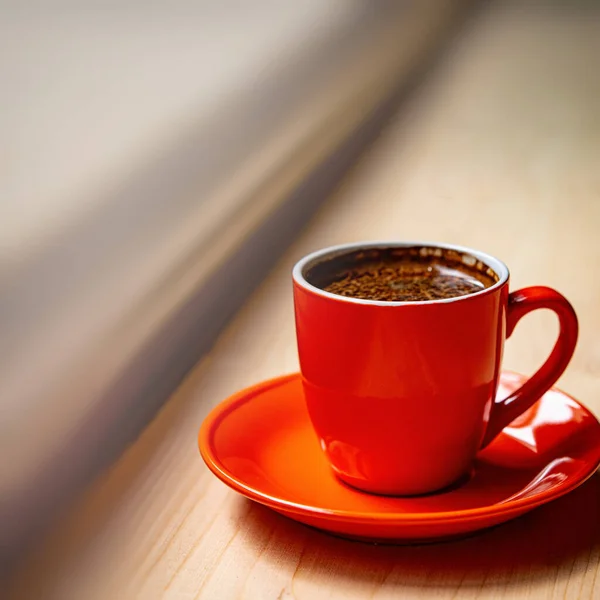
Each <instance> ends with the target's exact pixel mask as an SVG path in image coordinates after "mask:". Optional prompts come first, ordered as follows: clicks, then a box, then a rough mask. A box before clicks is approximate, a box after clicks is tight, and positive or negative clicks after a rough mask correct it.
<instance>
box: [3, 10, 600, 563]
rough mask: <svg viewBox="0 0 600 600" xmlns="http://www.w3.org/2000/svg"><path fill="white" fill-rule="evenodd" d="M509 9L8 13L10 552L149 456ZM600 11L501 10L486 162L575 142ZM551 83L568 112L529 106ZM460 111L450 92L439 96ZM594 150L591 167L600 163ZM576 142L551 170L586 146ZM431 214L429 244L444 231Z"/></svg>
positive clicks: (478, 125)
mask: <svg viewBox="0 0 600 600" xmlns="http://www.w3.org/2000/svg"><path fill="white" fill-rule="evenodd" d="M489 4H494V3H481V2H470V1H468V0H424V1H420V2H416V1H410V0H406V1H404V0H396V1H394V0H327V1H323V0H305V1H304V2H298V3H290V2H281V1H275V0H256V1H255V2H244V1H242V0H237V1H235V0H224V1H222V2H218V3H217V2H207V1H202V0H200V1H197V2H192V1H190V0H188V1H184V0H173V1H170V2H166V1H158V0H155V1H148V2H141V1H138V0H123V1H121V2H100V1H93V0H84V1H80V2H75V1H66V0H65V1H59V0H57V1H52V0H48V1H43V0H38V1H25V2H19V1H17V0H15V1H13V2H10V1H7V0H0V11H1V12H0V86H1V87H0V98H1V100H0V101H1V105H0V332H1V336H0V417H1V420H0V452H1V453H2V456H3V460H2V461H0V530H1V531H2V550H3V552H5V553H7V554H8V555H13V554H14V553H16V552H18V551H19V549H21V548H22V547H24V546H26V545H27V543H28V542H29V541H30V540H31V539H33V538H34V537H35V535H36V534H37V533H38V532H39V531H40V530H41V529H43V528H44V527H45V525H46V524H47V523H48V522H50V521H51V519H52V518H53V516H54V515H56V514H57V512H58V511H59V510H60V508H61V507H62V506H64V505H65V503H67V502H68V501H69V499H70V498H72V497H73V496H74V494H76V493H77V491H78V490H80V489H81V488H82V487H83V486H85V485H86V483H88V482H89V481H90V480H91V479H92V478H93V477H94V476H95V475H96V474H97V473H98V472H100V471H101V470H102V469H103V468H104V467H106V466H107V465H109V464H111V463H112V462H113V461H114V460H115V458H116V457H118V456H119V454H120V453H121V452H122V450H123V448H124V447H126V446H127V444H129V443H130V442H131V441H132V440H133V439H135V437H136V436H137V435H138V434H139V432H140V431H141V430H142V429H143V427H144V426H145V425H146V424H147V423H148V421H149V420H150V419H151V418H152V417H153V416H154V415H155V413H156V411H157V410H158V408H159V407H160V406H161V405H162V404H163V403H164V401H165V400H166V398H168V396H169V395H170V394H171V393H172V392H173V390H174V389H175V387H176V386H177V385H178V383H179V382H180V381H181V379H182V378H183V377H184V376H185V374H186V373H187V372H188V371H189V369H190V368H191V367H192V366H193V365H194V364H195V363H196V362H197V361H198V360H199V358H200V357H201V356H202V355H203V354H204V353H206V352H207V350H209V349H210V347H211V345H212V344H213V343H214V341H215V339H216V337H217V336H218V334H219V332H220V331H221V330H222V328H223V327H224V326H225V324H226V323H227V322H228V320H229V319H230V318H231V317H232V315H234V314H235V312H236V311H237V310H238V309H239V307H240V306H241V305H242V304H243V302H244V300H245V299H246V298H247V297H248V295H249V293H250V292H251V291H252V290H253V289H254V287H255V286H256V285H257V283H258V282H260V281H261V279H262V278H263V277H264V275H265V273H266V272H267V271H268V270H269V269H270V268H271V267H272V265H273V264H275V262H276V261H277V259H278V258H279V256H280V255H281V253H283V251H284V250H285V248H286V247H287V246H288V245H289V243H290V242H291V241H292V240H293V239H294V237H295V236H296V234H297V233H299V232H300V231H302V229H303V227H304V225H305V223H306V222H307V221H308V220H309V219H310V217H311V215H312V214H313V213H314V212H315V210H317V208H318V207H319V205H320V204H321V203H322V202H323V201H324V200H325V199H326V198H327V197H328V195H329V194H330V193H331V192H332V190H333V189H335V187H336V185H337V184H338V182H339V181H340V179H341V178H342V176H343V175H344V174H345V173H346V172H347V171H348V170H349V169H350V168H351V167H352V165H353V164H354V162H355V161H356V160H357V158H358V157H359V156H360V155H361V153H363V152H364V150H365V149H366V148H368V147H369V145H370V144H371V143H372V141H373V140H374V139H376V138H377V136H378V135H379V133H380V132H381V131H383V130H385V128H386V124H387V123H388V121H389V119H390V118H391V116H392V115H394V114H395V112H397V111H398V110H400V109H402V107H403V106H404V103H405V102H406V98H407V97H411V94H412V92H413V90H414V89H415V88H416V87H418V86H419V85H422V84H423V83H424V82H425V83H426V82H427V81H428V77H429V76H430V74H431V71H432V70H433V69H434V68H435V65H436V64H437V62H438V61H439V60H442V59H443V58H444V56H445V55H446V53H447V52H448V48H451V47H453V44H455V41H456V39H457V37H458V38H460V36H461V35H462V32H464V31H466V30H468V29H469V27H470V23H472V22H473V21H474V20H475V19H476V18H477V16H478V15H479V14H480V13H481V12H482V11H487V10H488V9H489V6H488V5H489ZM495 4H498V3H495ZM499 4H504V3H499ZM567 4H568V6H567ZM594 4H595V3H591V2H577V3H560V2H550V1H548V2H544V3H539V2H511V3H510V5H511V7H512V8H511V11H510V12H509V11H506V12H502V10H503V9H497V10H496V9H493V10H492V12H491V13H489V15H491V16H487V17H486V19H487V21H486V22H494V23H495V22H497V21H498V20H503V19H504V21H503V22H504V25H503V28H500V29H499V30H498V31H500V32H501V33H499V34H498V35H495V36H494V35H493V36H491V37H489V38H485V36H484V38H485V39H483V40H482V41H480V42H477V43H475V44H474V45H473V47H474V48H475V49H477V48H483V47H489V44H492V45H493V49H492V51H491V53H490V54H489V56H494V57H496V58H497V60H496V59H494V60H495V62H494V61H492V64H493V66H494V68H493V69H492V70H489V69H487V70H486V69H482V70H481V72H480V73H478V76H477V78H475V81H477V86H476V87H475V88H474V90H473V91H474V98H475V100H474V101H473V104H472V105H471V106H470V107H469V110H468V117H470V118H471V121H470V122H469V124H468V127H465V130H466V131H469V132H471V133H469V134H467V137H468V136H469V135H472V136H473V139H476V143H475V144H474V145H472V146H470V148H471V151H472V152H474V154H477V153H478V152H480V151H481V148H482V147H483V140H484V139H485V128H486V127H487V126H488V125H489V124H490V123H492V122H494V121H497V120H498V119H500V120H502V119H504V120H505V121H506V128H507V130H510V126H511V125H510V123H511V122H512V121H511V120H512V119H513V117H514V115H515V114H516V113H520V112H522V111H526V112H527V114H529V115H530V116H531V117H532V118H538V117H539V118H540V119H546V120H547V126H548V131H558V132H559V134H560V132H561V131H563V130H564V131H567V132H568V131H572V130H577V128H578V127H581V126H585V125H582V124H581V123H580V122H579V121H578V120H577V119H578V116H577V115H578V109H577V95H576V94H575V95H574V96H573V98H570V97H569V94H570V93H571V92H570V91H569V89H565V88H564V87H561V86H560V85H559V84H558V83H557V84H554V81H553V70H556V69H558V71H559V72H560V73H562V75H563V80H565V77H566V81H567V82H568V83H569V85H570V86H571V88H570V89H571V90H572V89H573V87H574V88H576V89H579V88H580V87H581V86H590V88H589V89H588V90H585V97H586V98H593V97H595V98H596V99H597V98H598V97H599V96H598V94H599V93H600V88H599V85H598V77H597V76H596V77H595V78H594V76H593V75H590V74H591V73H592V72H593V70H594V57H595V61H596V63H595V70H596V71H597V69H598V59H599V58H600V57H599V55H598V54H597V50H598V49H599V46H598V44H597V43H596V42H594V41H593V40H594V39H600V33H599V30H598V29H597V27H596V24H597V23H598V14H599V13H598V10H597V9H596V8H594V6H593V5H594ZM540 6H542V7H543V8H542V9H540V8H539V7H540ZM540 10H541V12H540ZM486 14H487V13H486ZM582 23H583V25H582ZM586 24H589V25H586ZM574 27H579V28H583V29H581V31H583V32H584V33H583V35H581V36H579V34H576V36H575V37H576V38H577V39H578V40H579V42H578V43H577V44H573V39H575V38H574V37H573V28H574ZM577 31H579V29H577ZM504 32H511V35H512V37H511V36H507V37H504ZM569 32H570V33H569ZM569 36H570V37H569ZM514 39H518V40H520V42H519V43H520V44H521V45H520V46H519V48H520V53H516V52H515V53H511V44H512V41H511V40H513V41H514ZM523 40H531V41H530V42H529V41H525V42H524V41H523ZM548 48H555V52H550V57H551V58H550V59H549V60H547V59H546V58H544V54H543V52H544V51H546V50H547V49H548ZM523 49H524V50H523ZM521 61H525V62H527V61H529V62H528V63H527V64H528V65H529V66H528V68H527V69H522V70H521V71H520V72H519V73H521V74H520V75H518V76H517V77H516V79H515V77H513V76H512V72H513V70H514V68H515V65H516V64H518V63H520V62H521ZM473 64H474V65H477V62H476V61H475V62H474V63H473ZM474 68H475V69H476V68H478V67H477V66H475V67H474ZM523 73H524V74H525V75H523ZM522 76H523V77H525V78H526V79H522V80H519V77H522ZM532 76H533V77H539V81H537V83H535V84H534V85H537V86H538V87H539V89H542V90H543V92H542V94H541V95H542V96H543V97H547V98H548V101H547V102H544V103H542V104H537V105H533V104H532V102H534V100H532V99H531V98H532V97H531V96H530V95H528V94H527V93H520V90H523V89H525V88H527V85H531V80H530V78H531V77H532ZM571 77H572V79H569V78H571ZM496 80H500V81H501V82H502V86H503V89H504V90H505V91H506V93H507V96H506V98H508V102H505V101H503V102H504V104H500V103H497V102H496V101H495V98H494V97H493V93H494V92H493V89H494V88H493V85H492V84H493V83H494V82H495V81H496ZM444 94H446V92H444ZM462 97H464V94H463V96H462ZM539 97H540V96H539V95H538V96H537V98H538V100H539ZM456 101H457V100H456V98H454V97H453V96H452V92H451V90H450V92H449V93H447V95H444V96H443V97H442V98H440V99H439V102H440V103H442V104H443V103H444V102H447V103H448V104H449V105H452V103H453V102H456ZM480 106H483V109H481V110H480V108H479V107H480ZM506 107H508V109H506ZM500 109H501V110H500ZM536 115H537V117H536ZM596 115H597V112H596ZM588 117H589V118H588V121H585V123H588V125H589V122H590V121H589V119H592V121H591V122H592V123H596V124H597V122H598V120H597V119H596V118H595V117H594V116H593V115H592V116H589V115H588ZM465 118H466V117H465ZM557 119H558V122H559V123H566V127H567V129H564V128H563V129H560V127H559V129H558V130H557V129H553V127H554V124H555V123H556V122H557V121H556V120H557ZM561 119H562V120H561ZM453 125H454V127H455V129H452V130H451V131H449V130H447V131H443V132H442V137H443V136H444V135H445V136H446V137H445V138H444V139H447V144H446V145H444V144H442V145H440V146H439V148H441V150H440V152H441V154H440V155H439V156H434V157H433V160H434V161H435V160H438V161H442V162H444V161H445V162H446V163H448V164H452V155H453V152H454V149H455V147H456V144H458V145H460V144H461V143H462V141H465V139H466V137H465V136H463V137H461V136H460V135H458V134H457V135H454V134H456V132H457V131H459V130H460V129H461V127H462V126H463V123H460V122H456V123H454V124H453ZM432 127H435V125H432ZM544 127H545V125H544ZM569 127H571V129H569ZM432 131H433V129H432ZM472 132H475V134H473V133H472ZM482 132H483V133H482ZM438 133H439V131H438ZM521 133H523V132H521ZM476 134H480V137H479V138H477V137H476ZM431 135H433V134H431ZM526 138H527V132H526V131H525V133H524V134H523V135H522V136H521V137H520V138H519V139H520V140H522V141H523V143H524V144H525V145H526V144H527V139H526ZM589 139H590V140H591V141H589V144H590V147H589V148H587V150H586V152H585V153H583V152H582V156H585V157H588V158H586V159H585V160H588V163H586V164H585V165H584V166H583V167H582V166H581V163H580V164H579V168H581V169H584V170H585V169H587V171H585V172H588V171H589V172H591V170H592V169H593V166H592V162H591V161H592V160H594V161H596V166H598V164H597V146H596V147H595V149H594V142H593V140H597V138H596V137H593V136H592V137H591V138H589ZM557 140H558V141H557ZM467 141H468V140H467ZM471 141H472V140H471ZM554 142H556V143H555V144H554V145H552V137H551V136H550V138H549V143H550V144H551V145H550V146H549V147H551V148H554V150H553V152H554V154H550V155H548V160H549V161H550V163H552V160H553V158H552V157H553V156H554V157H556V156H560V155H561V152H562V150H561V149H562V148H563V147H569V139H568V136H567V139H566V141H565V139H562V138H560V137H559V138H556V137H555V138H554ZM465 143H466V142H465ZM478 143H481V144H482V146H481V147H479V146H477V144H478ZM494 148H495V150H494V149H493V150H492V151H491V154H490V161H491V160H492V159H493V160H494V161H496V162H495V163H494V164H495V167H494V168H497V169H504V168H505V166H506V165H505V163H506V160H507V158H506V156H507V155H505V154H502V152H500V151H498V146H495V147H494ZM519 148H521V146H520V145H517V152H518V151H519ZM490 164H491V162H490ZM586 165H587V166H586ZM461 168H463V169H464V167H459V166H457V168H456V170H455V171H454V172H456V173H459V174H458V175H457V176H458V177H460V176H462V175H464V172H462V173H461V172H460V169H461ZM543 168H551V164H550V167H548V165H544V166H543ZM447 171H448V172H453V171H452V169H448V170H447ZM598 172H600V169H598ZM445 183H447V185H448V187H451V182H445ZM508 191H510V190H508ZM485 193H486V192H485V190H483V191H482V197H484V196H485ZM594 198H595V200H592V202H594V201H596V200H597V196H594ZM513 200H514V198H513ZM363 201H364V202H368V198H364V199H363ZM508 202H511V200H508ZM498 210H502V207H500V206H499V207H498ZM415 218H416V221H415V225H416V230H418V229H419V227H420V226H426V225H427V221H428V219H430V218H436V217H434V216H433V215H426V214H423V212H418V211H417V213H416V216H415ZM437 218H448V219H449V220H451V219H452V218H453V216H452V211H449V212H448V214H447V215H445V216H444V215H438V216H437ZM456 224H457V227H458V226H459V225H460V219H459V220H458V221H456ZM421 228H422V227H421ZM331 241H332V242H333V241H334V240H331ZM453 241H460V240H459V239H455V240H453ZM530 283H535V282H530ZM546 283H551V282H546Z"/></svg>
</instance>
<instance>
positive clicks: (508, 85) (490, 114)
mask: <svg viewBox="0 0 600 600" xmlns="http://www.w3.org/2000/svg"><path fill="white" fill-rule="evenodd" d="M555 4H556V6H554V7H552V6H550V7H547V8H541V7H539V6H537V7H530V8H521V9H519V8H513V7H512V5H502V3H498V5H495V6H492V7H486V8H484V9H483V10H482V11H481V12H480V13H479V14H478V15H477V17H476V19H475V20H474V22H473V23H471V24H470V25H469V26H468V27H467V28H466V30H465V31H464V32H463V35H462V36H461V38H460V39H459V40H458V41H457V43H456V44H455V45H454V47H453V48H452V49H451V51H450V52H449V53H448V54H447V56H445V57H444V59H443V61H442V62H441V64H440V65H439V66H438V67H437V68H436V70H435V72H434V73H432V74H431V76H430V78H429V79H428V81H427V83H426V85H424V86H422V87H421V88H420V89H419V90H418V91H417V92H416V93H414V94H412V96H411V97H410V98H409V100H408V101H407V102H406V103H405V105H404V106H402V107H401V110H400V111H399V114H398V116H397V118H396V119H395V121H394V122H393V123H391V124H390V126H389V127H388V129H387V130H386V132H385V134H384V135H383V136H381V138H380V139H379V140H378V141H377V143H375V144H374V145H373V146H372V148H371V149H370V150H369V152H368V153H367V154H366V155H365V157H364V159H363V160H362V161H361V162H360V164H358V165H357V166H356V168H355V169H354V171H353V172H352V173H351V174H349V176H348V177H347V179H346V181H345V182H344V183H343V185H342V186H341V187H340V189H339V190H338V191H337V193H336V194H335V195H334V197H332V198H331V199H330V201H329V202H328V203H327V205H326V206H325V207H324V208H323V209H322V210H321V211H320V213H319V214H318V215H317V217H316V218H315V219H314V221H313V222H312V224H311V225H310V227H309V228H308V229H307V230H306V231H305V233H304V234H303V236H302V237H301V239H299V240H297V241H296V242H295V243H294V244H293V246H292V247H291V248H290V249H289V252H287V253H286V254H285V256H282V257H281V260H280V262H279V265H278V267H277V268H276V269H275V270H274V271H273V272H272V273H271V274H270V276H269V277H268V278H267V280H266V281H265V282H264V284H263V285H262V286H261V287H260V289H259V290H258V291H257V292H256V293H255V294H254V295H253V297H252V298H251V299H250V300H249V301H248V303H247V305H246V306H245V308H244V310H243V311H241V313H240V314H239V315H238V316H237V318H236V319H235V321H234V322H233V323H232V324H231V326H230V327H229V328H228V330H227V331H226V332H225V333H224V334H223V335H222V336H221V338H220V340H219V342H218V344H217V345H216V347H215V348H214V350H213V352H212V353H211V354H210V356H208V357H206V358H205V359H204V360H203V361H202V362H201V363H200V364H199V365H198V366H197V368H196V369H195V370H194V371H193V372H191V373H190V375H189V377H188V378H187V380H186V381H185V382H184V383H183V384H182V385H181V387H180V389H179V390H178V391H177V392H176V393H175V394H174V396H173V397H172V398H171V399H170V401H169V402H168V403H167V405H166V406H165V407H164V409H163V410H162V412H161V413H160V414H159V415H158V417H157V418H156V419H155V421H154V422H153V423H152V424H151V425H150V426H149V427H148V428H147V430H146V431H145V433H144V434H143V435H142V436H141V437H140V439H138V440H137V441H136V442H135V443H134V444H133V445H132V446H131V447H130V448H129V450H128V451H127V452H126V453H125V455H124V456H123V457H122V459H121V460H120V461H119V462H118V463H117V464H116V465H115V466H114V467H113V468H112V469H111V470H110V472H108V473H106V475H105V476H103V477H102V478H101V480H99V481H97V483H96V484H95V485H94V486H93V487H92V488H91V489H90V490H88V492H87V493H86V494H85V496H84V497H83V498H82V499H80V500H79V501H78V502H77V504H76V505H75V506H74V507H73V508H72V509H71V511H70V512H69V514H68V515H67V516H66V517H65V518H64V519H63V520H62V521H61V522H60V523H59V525H58V526H57V527H56V529H55V530H54V532H52V534H51V535H50V536H49V537H48V539H46V540H45V541H44V542H43V543H41V545H40V547H39V548H38V549H36V551H35V552H34V553H33V555H32V556H31V557H30V558H29V559H28V560H27V562H26V563H25V564H24V565H23V567H22V568H21V569H20V570H19V572H18V573H17V574H16V578H15V581H14V588H13V591H14V597H15V598H19V599H25V598H44V599H46V600H49V599H51V598H57V599H61V600H69V599H77V600H91V599H94V598H115V599H129V598H143V599H150V598H173V599H194V598H199V599H203V600H206V599H208V600H213V599H215V600H216V599H219V600H228V599H234V598H235V599H242V598H244V599H259V600H275V599H282V600H283V599H291V598H296V599H299V600H300V599H301V600H323V599H325V598H327V599H334V598H335V599H337V598H340V599H341V598H344V599H351V598H357V599H359V598H360V599H362V598H374V599H377V600H384V599H387V598H390V599H391V598H440V599H442V598H447V599H450V598H459V599H462V598H494V599H496V598H498V599H499V598H510V599H520V598H522V599H525V598H532V599H533V598H535V599H558V598H573V599H575V598H581V599H587V598H589V599H593V598H595V599H598V598H600V477H599V476H597V475H596V476H594V477H593V478H592V479H591V480H590V481H589V482H588V483H586V484H585V485H584V486H582V487H581V488H580V489H578V490H577V491H575V492H574V493H572V494H570V495H569V496H567V497H564V498H563V499H560V500H558V501H556V502H554V503H552V504H550V505H547V506H546V507H543V508H541V509H539V510H536V511H534V512H533V513H530V514H529V515H527V516H525V517H523V518H521V519H519V520H517V521H514V522H511V523H508V524H506V525H504V526H501V527H498V528H496V529H494V530H491V531H488V532H484V533H482V534H481V535H478V536H476V537H473V538H471V539H468V540H463V541H459V542H453V543H447V544H440V545H432V546H421V547H384V546H370V545H366V544H360V543H352V542H347V541H344V540H341V539H336V538H333V537H330V536H328V535H325V534H322V533H319V532H317V531H313V530H311V529H308V528H306V527H304V526H302V525H299V524H297V523H295V522H292V521H289V520H287V519H285V518H283V517H280V516H278V515H277V514H275V513H273V512H271V511H269V510H268V509H266V508H263V507H261V506H258V505H256V504H253V503H250V502H248V501H246V500H244V499H242V498H241V497H239V496H238V495H236V494H235V493H233V492H232V491H230V490H229V489H228V488H226V487H225V486H224V485H223V484H221V483H220V482H219V481H217V480H216V479H215V478H214V477H213V476H212V475H211V474H210V473H209V472H208V470H207V469H206V468H205V467H204V465H203V464H202V463H201V461H200V458H199V455H198V451H197V447H196V433H197V429H198V427H199V425H200V423H201V421H202V419H203V417H204V416H205V415H206V414H207V412H208V410H209V409H210V408H211V407H212V406H214V405H215V404H216V403H218V402H219V401H220V400H222V399H223V398H224V397H226V396H227V395H229V394H230V393H232V392H234V391H236V390H237V389H239V388H240V387H243V386H246V385H249V384H251V383H253V382H256V381H259V380H261V379H263V378H266V377H271V376H274V375H277V374H280V373H285V372H290V371H294V370H296V369H297V357H296V348H295V340H294V330H293V318H292V303H291V294H290V268H291V265H292V264H293V263H294V262H295V261H296V260H297V259H298V258H299V257H300V256H302V255H303V254H305V253H306V252H308V251H310V250H313V249H316V248H319V247H322V246H326V245H330V244H335V243H341V242H348V241H354V240H359V239H377V238H381V239H386V238H400V239H402V238H408V239H419V238H421V239H434V240H440V241H447V242H456V243H460V244H464V245H469V246H473V247H476V248H480V249H483V250H486V251H488V252H490V253H492V254H495V255H497V256H499V257H500V258H502V259H503V260H505V261H506V262H507V263H508V264H509V266H511V268H512V278H513V287H520V286H524V285H528V284H539V283H541V284H546V285H550V286H555V287H557V288H558V289H559V290H561V291H562V292H563V293H564V294H565V295H566V296H567V297H569V298H570V299H571V300H572V302H573V304H574V305H575V307H576V309H577V311H578V314H579V316H580V322H581V336H580V342H579V346H578V349H577V352H576V355H575V358H574V360H573V362H572V364H571V366H570V368H569V370H568V372H567V373H566V374H565V375H564V377H563V378H562V380H561V382H560V386H561V387H563V388H564V389H566V390H568V391H569V392H571V393H572V394H574V395H575V396H576V397H577V398H579V399H581V400H582V401H583V402H585V403H587V405H588V406H590V407H591V408H592V410H594V411H595V412H596V414H598V415H600V396H599V394H598V393H599V392H600V341H599V339H598V338H597V337H596V336H597V334H598V332H600V310H599V307H600V278H599V277H598V276H597V273H598V270H597V269H598V266H597V265H598V262H599V261H600V244H599V242H598V237H597V236H598V229H599V226H600V158H599V150H598V149H599V148H600V111H599V109H598V107H599V103H598V99H599V98H600V69H599V68H598V57H600V28H599V26H598V24H599V23H600V11H599V10H598V9H597V8H593V7H592V6H591V3H588V5H590V6H587V7H585V6H583V5H582V7H581V10H577V9H573V10H571V9H568V10H567V9H565V8H560V7H559V6H558V3H555ZM570 6H572V5H570ZM555 332H556V327H555V325H554V323H553V318H552V316H551V315H546V314H543V313H541V314H535V315H533V316H531V317H528V318H527V319H526V320H525V322H524V323H523V324H521V325H519V328H518V330H517V332H516V333H515V335H514V338H513V339H511V340H510V342H509V343H508V346H507V351H506V358H505V365H506V366H507V367H509V368H513V369H516V370H520V371H523V372H531V371H532V370H533V369H534V368H535V367H536V366H537V365H538V364H539V363H540V362H541V360H542V358H543V357H544V356H545V354H546V353H547V352H548V351H549V348H550V345H551V343H552V340H553V338H554V336H555Z"/></svg>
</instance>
